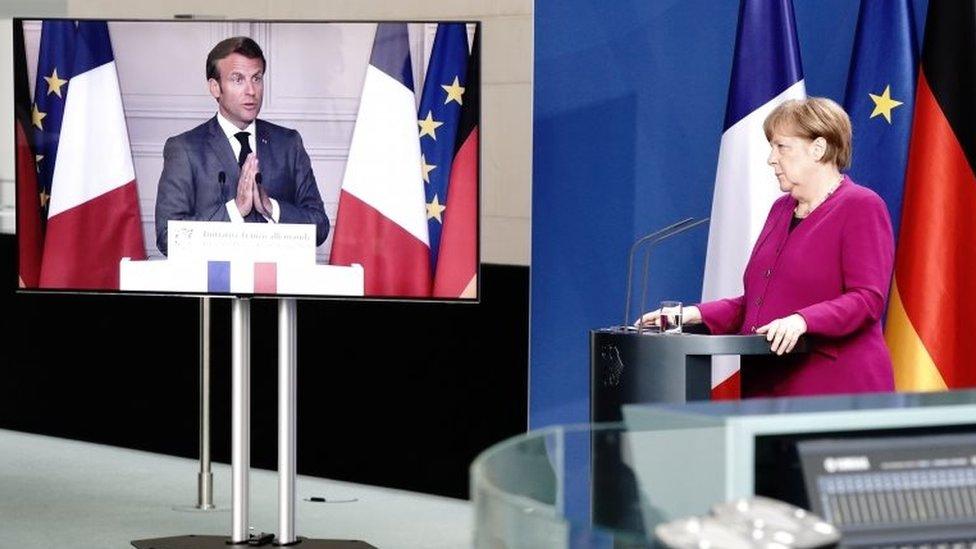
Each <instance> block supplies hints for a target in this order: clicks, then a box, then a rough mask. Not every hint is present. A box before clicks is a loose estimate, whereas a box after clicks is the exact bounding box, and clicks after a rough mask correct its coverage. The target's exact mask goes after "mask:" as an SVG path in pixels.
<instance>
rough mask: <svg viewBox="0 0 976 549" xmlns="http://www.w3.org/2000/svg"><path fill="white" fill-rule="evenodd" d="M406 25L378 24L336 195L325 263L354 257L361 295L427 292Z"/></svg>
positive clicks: (426, 250)
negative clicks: (362, 280) (332, 234)
mask: <svg viewBox="0 0 976 549" xmlns="http://www.w3.org/2000/svg"><path fill="white" fill-rule="evenodd" d="M417 135H418V128H417V105H416V100H415V97H414V90H413V73H412V68H411V62H410V49H409V42H408V39H407V26H406V24H403V23H380V24H378V25H377V27H376V37H375V39H374V41H373V50H372V54H371V55H370V59H369V66H368V67H367V68H366V80H365V82H364V83H363V92H362V96H361V98H360V103H359V114H358V115H357V117H356V127H355V129H354V130H353V135H352V144H351V145H350V147H349V158H348V160H347V162H346V171H345V174H344V176H343V180H342V192H341V193H340V195H339V212H338V214H337V215H336V226H335V237H334V240H333V243H332V254H331V256H330V262H331V263H332V264H333V265H350V264H353V263H359V264H361V265H362V266H363V269H364V271H365V277H366V280H365V293H366V295H367V296H379V295H382V296H428V295H430V285H431V269H430V244H429V239H428V232H427V206H426V201H425V195H424V181H423V174H422V172H421V161H420V142H419V141H418V139H417Z"/></svg>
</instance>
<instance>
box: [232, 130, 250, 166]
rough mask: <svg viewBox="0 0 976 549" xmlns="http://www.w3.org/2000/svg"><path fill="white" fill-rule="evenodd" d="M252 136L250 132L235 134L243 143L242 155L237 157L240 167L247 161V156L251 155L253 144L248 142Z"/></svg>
mask: <svg viewBox="0 0 976 549" xmlns="http://www.w3.org/2000/svg"><path fill="white" fill-rule="evenodd" d="M250 136H251V133H250V132H238V133H235V134H234V137H236V138H237V140H238V141H240V142H241V154H239V155H237V166H238V167H241V166H243V165H244V161H245V160H247V155H249V154H251V143H250V141H249V140H248V137H250Z"/></svg>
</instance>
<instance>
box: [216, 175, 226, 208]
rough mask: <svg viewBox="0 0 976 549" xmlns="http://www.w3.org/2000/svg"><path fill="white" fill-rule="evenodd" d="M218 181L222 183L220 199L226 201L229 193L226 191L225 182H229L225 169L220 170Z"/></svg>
mask: <svg viewBox="0 0 976 549" xmlns="http://www.w3.org/2000/svg"><path fill="white" fill-rule="evenodd" d="M217 183H218V184H219V185H220V199H221V200H222V201H224V202H227V193H226V192H224V184H226V183H227V174H225V173H224V172H223V171H220V172H219V173H218V174H217Z"/></svg>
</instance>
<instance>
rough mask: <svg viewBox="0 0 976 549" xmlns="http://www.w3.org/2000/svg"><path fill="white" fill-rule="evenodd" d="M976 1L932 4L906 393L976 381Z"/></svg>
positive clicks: (908, 234) (908, 293)
mask: <svg viewBox="0 0 976 549" xmlns="http://www.w3.org/2000/svg"><path fill="white" fill-rule="evenodd" d="M974 172H976V1H973V0H968V1H966V2H930V3H929V11H928V18H927V20H926V24H925V42H924V45H923V48H922V63H921V70H920V71H919V78H918V87H917V93H916V102H915V119H914V123H913V126H912V137H911V145H910V147H909V156H908V168H907V175H906V182H905V195H904V206H903V210H902V221H901V230H900V235H899V240H898V250H897V253H896V258H895V280H894V284H893V285H892V288H893V290H892V296H891V300H890V304H889V313H888V323H887V329H886V334H885V336H886V339H887V342H888V347H889V348H890V349H891V354H892V359H893V361H894V368H895V385H896V387H897V388H898V389H899V390H902V391H933V390H944V389H954V388H959V387H971V386H974V385H976V337H974V336H973V334H972V326H973V323H974V322H976V176H974Z"/></svg>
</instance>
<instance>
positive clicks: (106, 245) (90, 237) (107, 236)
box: [40, 21, 146, 290]
mask: <svg viewBox="0 0 976 549" xmlns="http://www.w3.org/2000/svg"><path fill="white" fill-rule="evenodd" d="M71 67H72V71H71V74H72V76H71V79H70V93H67V94H66V97H65V99H64V116H63V119H62V121H61V131H60V135H57V136H55V138H56V139H57V160H56V162H55V165H54V173H53V174H52V178H51V199H50V206H49V209H48V223H47V234H46V235H45V239H44V255H43V259H42V263H41V280H40V285H41V287H45V288H73V289H105V290H112V289H118V287H119V262H120V260H121V259H122V258H123V257H129V258H131V259H145V257H146V250H145V245H144V243H143V238H142V224H141V217H140V214H139V201H138V196H137V192H136V181H135V171H134V169H133V166H132V154H131V151H130V149H129V134H128V130H127V128H126V123H125V114H124V110H123V107H122V94H121V90H120V88H119V81H118V75H117V73H116V69H115V60H114V57H113V55H112V46H111V42H110V40H109V32H108V25H107V24H106V23H105V22H104V21H82V22H80V23H78V25H77V39H76V44H75V55H74V60H73V61H72V63H71ZM59 76H60V73H59ZM45 82H47V81H45Z"/></svg>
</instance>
